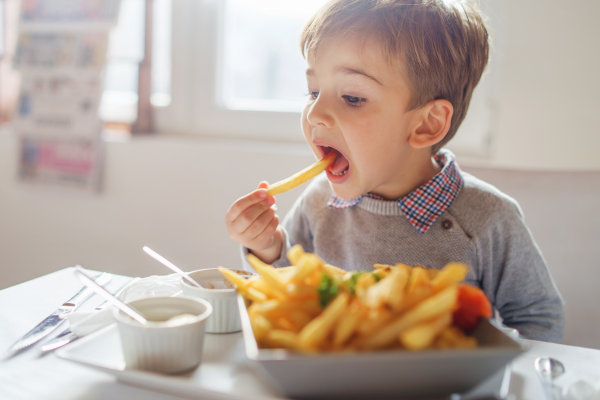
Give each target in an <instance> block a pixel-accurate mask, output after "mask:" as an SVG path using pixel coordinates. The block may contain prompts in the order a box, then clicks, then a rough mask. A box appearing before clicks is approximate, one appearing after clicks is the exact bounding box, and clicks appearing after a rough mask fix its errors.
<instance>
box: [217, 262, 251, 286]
mask: <svg viewBox="0 0 600 400" xmlns="http://www.w3.org/2000/svg"><path fill="white" fill-rule="evenodd" d="M217 269H218V270H219V272H221V273H222V274H223V275H224V276H225V278H227V279H228V280H229V282H231V284H232V285H233V286H235V287H237V288H241V289H243V288H245V287H246V285H247V283H248V281H247V279H246V278H242V277H241V276H240V275H238V274H237V273H235V272H234V271H232V270H230V269H228V268H223V267H218V268H217Z"/></svg>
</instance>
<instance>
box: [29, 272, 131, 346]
mask: <svg viewBox="0 0 600 400" xmlns="http://www.w3.org/2000/svg"><path fill="white" fill-rule="evenodd" d="M138 279H139V278H132V279H130V280H127V281H125V283H123V284H122V285H121V286H119V287H118V288H117V289H116V290H114V291H112V292H111V293H112V294H113V295H115V296H119V295H120V294H121V293H122V292H123V290H124V289H125V288H126V287H127V286H129V285H130V284H132V283H133V282H136V281H137V280H138ZM107 304H108V300H105V301H103V302H102V303H101V304H99V305H98V306H96V308H95V310H96V311H100V310H102V309H104V307H105V306H106V305H107ZM79 338H81V336H80V335H78V334H76V333H74V332H72V331H71V328H65V330H63V331H62V332H61V333H59V334H58V335H56V336H55V337H54V338H53V339H50V340H49V341H48V342H46V343H44V345H43V346H42V347H40V356H43V355H45V354H48V353H50V352H52V351H54V350H56V349H59V348H61V347H63V346H65V345H67V344H69V343H72V342H74V341H76V340H77V339H79Z"/></svg>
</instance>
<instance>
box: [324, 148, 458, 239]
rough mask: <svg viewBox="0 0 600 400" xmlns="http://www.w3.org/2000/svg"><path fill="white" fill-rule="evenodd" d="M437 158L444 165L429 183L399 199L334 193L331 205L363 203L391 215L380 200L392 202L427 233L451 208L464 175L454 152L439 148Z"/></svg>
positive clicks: (378, 211)
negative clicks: (355, 196) (345, 195)
mask: <svg viewBox="0 0 600 400" xmlns="http://www.w3.org/2000/svg"><path fill="white" fill-rule="evenodd" d="M434 160H435V161H436V162H437V163H438V164H439V165H440V167H442V170H441V171H440V172H438V173H437V174H436V175H435V176H434V177H433V178H431V179H430V180H429V181H428V182H426V183H424V184H423V185H421V186H419V187H418V188H416V189H415V190H414V191H412V192H410V193H409V194H407V195H406V196H404V197H402V198H400V199H398V200H393V201H387V200H384V199H383V198H381V197H380V196H377V195H374V194H372V193H367V194H364V195H362V196H360V197H358V198H356V199H352V200H344V199H342V198H341V197H338V196H337V195H336V194H333V195H332V196H331V197H330V199H329V202H328V206H330V207H333V208H340V209H342V208H352V207H355V206H357V205H360V207H361V208H365V209H368V210H369V211H372V212H376V213H383V214H390V212H388V211H385V210H387V209H388V208H387V207H386V206H385V204H384V205H383V206H382V205H381V204H377V203H382V202H383V203H388V204H389V203H392V204H395V205H396V206H395V207H394V209H396V210H399V211H400V212H401V213H402V214H403V215H404V216H406V218H407V219H408V221H409V222H410V224H411V225H412V226H414V227H415V228H416V229H417V230H418V231H419V232H421V233H425V232H427V231H428V230H429V228H430V227H431V225H433V223H434V222H435V221H436V220H437V218H438V217H439V216H440V215H442V214H443V213H444V211H446V210H447V209H448V207H450V205H451V204H452V202H453V201H454V199H455V198H456V196H458V193H459V192H460V189H461V188H462V187H463V178H462V175H461V173H460V169H459V167H458V164H457V163H456V161H455V159H454V154H452V152H451V151H449V150H446V149H443V150H440V151H439V152H438V153H437V154H436V155H435V156H434ZM363 200H365V201H363ZM361 203H362V204H361Z"/></svg>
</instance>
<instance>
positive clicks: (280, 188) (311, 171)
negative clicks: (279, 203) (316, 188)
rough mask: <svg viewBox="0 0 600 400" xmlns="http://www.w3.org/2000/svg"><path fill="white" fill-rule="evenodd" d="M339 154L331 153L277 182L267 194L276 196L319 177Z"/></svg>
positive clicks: (268, 189) (269, 188) (270, 187)
mask: <svg viewBox="0 0 600 400" xmlns="http://www.w3.org/2000/svg"><path fill="white" fill-rule="evenodd" d="M336 156H337V154H336V153H335V152H334V151H330V152H329V153H327V154H325V156H324V157H323V158H322V159H320V160H319V161H316V162H315V163H314V164H312V165H310V166H308V167H306V168H304V169H303V170H301V171H299V172H297V173H295V174H294V175H291V176H289V177H287V178H285V179H282V180H280V181H279V182H275V183H274V184H272V185H269V187H268V188H267V193H269V194H270V195H271V196H275V195H277V194H281V193H283V192H287V191H288V190H292V189H293V188H295V187H296V186H300V185H302V184H303V183H304V182H306V181H308V180H310V179H312V178H314V177H315V176H317V175H319V174H320V173H321V172H323V171H325V169H326V168H327V167H329V166H330V165H331V164H332V163H333V162H334V161H335V158H336Z"/></svg>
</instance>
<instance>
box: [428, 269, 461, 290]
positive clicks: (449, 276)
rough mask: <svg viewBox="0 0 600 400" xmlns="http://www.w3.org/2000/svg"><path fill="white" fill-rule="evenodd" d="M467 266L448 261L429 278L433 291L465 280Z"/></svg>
mask: <svg viewBox="0 0 600 400" xmlns="http://www.w3.org/2000/svg"><path fill="white" fill-rule="evenodd" d="M468 270H469V267H467V266H466V265H465V264H462V263H457V262H454V263H449V264H447V265H446V266H445V267H444V268H442V269H441V271H439V272H438V273H437V274H436V275H435V277H434V278H433V279H432V280H431V285H432V286H433V291H434V292H439V291H440V290H442V289H444V288H447V287H448V286H451V285H456V284H458V283H460V282H462V281H464V280H465V277H466V276H467V271H468Z"/></svg>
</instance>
